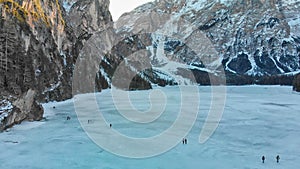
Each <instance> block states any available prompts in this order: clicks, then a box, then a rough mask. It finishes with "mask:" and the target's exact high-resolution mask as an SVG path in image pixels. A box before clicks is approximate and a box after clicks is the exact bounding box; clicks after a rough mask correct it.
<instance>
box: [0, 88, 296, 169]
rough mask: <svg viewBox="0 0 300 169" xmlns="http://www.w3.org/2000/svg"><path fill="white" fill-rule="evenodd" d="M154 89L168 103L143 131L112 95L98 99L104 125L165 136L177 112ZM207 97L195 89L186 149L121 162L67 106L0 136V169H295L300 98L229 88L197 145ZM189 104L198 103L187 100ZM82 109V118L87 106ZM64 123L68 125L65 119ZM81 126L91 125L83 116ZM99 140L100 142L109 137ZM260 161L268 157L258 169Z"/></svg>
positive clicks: (174, 94)
mask: <svg viewBox="0 0 300 169" xmlns="http://www.w3.org/2000/svg"><path fill="white" fill-rule="evenodd" d="M157 89H158V90H161V91H162V92H163V93H164V96H163V97H165V98H166V100H168V102H167V104H166V105H165V109H164V112H163V113H162V114H161V115H160V117H159V118H158V119H156V120H155V121H153V122H151V123H149V124H139V123H132V122H130V121H128V120H126V119H125V118H123V116H122V115H120V114H119V113H118V111H117V109H116V107H115V106H114V103H113V100H112V95H111V91H110V90H105V91H103V92H101V93H97V94H96V97H97V101H98V103H99V109H100V110H101V112H102V113H103V116H104V118H105V120H106V121H107V123H112V124H113V126H112V130H114V131H117V132H120V133H122V134H123V135H126V136H128V137H135V138H145V137H152V136H155V135H158V134H160V133H162V132H163V131H164V130H166V129H167V128H168V127H169V126H170V125H172V123H173V122H174V121H175V119H176V117H177V115H178V114H177V113H176V112H178V111H179V109H180V106H179V105H180V104H179V103H180V102H181V100H180V93H178V87H166V88H157ZM150 92H151V91H133V92H130V99H131V102H132V104H133V106H135V107H136V108H137V110H140V111H145V110H148V109H149V108H150V107H151V105H150V103H149V99H148V96H149V93H150ZM210 93H211V92H210V87H199V94H200V102H199V103H200V107H199V110H198V112H199V114H198V116H197V119H196V121H195V124H194V125H193V128H192V129H191V131H190V132H189V133H188V135H187V136H186V138H187V139H188V144H186V145H183V144H182V143H181V142H179V143H178V144H177V145H176V146H175V147H174V148H172V149H171V150H170V151H167V152H165V153H163V154H161V155H158V156H154V157H151V158H143V159H132V158H125V157H120V156H117V155H114V154H112V153H110V152H107V151H105V150H104V149H103V148H101V147H99V146H98V145H97V144H95V143H94V142H93V141H92V140H91V139H90V138H89V137H88V135H87V134H86V133H85V132H84V130H83V129H82V127H81V125H80V123H79V121H78V119H77V118H76V117H77V115H76V113H75V108H74V103H73V100H68V101H64V102H59V103H56V102H54V103H48V104H45V105H44V109H45V120H43V121H41V122H33V123H29V122H25V123H23V124H21V125H17V126H15V127H13V128H12V129H9V130H8V131H7V132H3V133H0V151H1V153H0V169H58V168H60V169H141V168H143V169H202V168H203V169H219V168H224V169H299V168H300V163H299V161H300V101H299V100H300V94H298V93H295V92H292V90H291V87H287V86H239V87H236V86H229V87H227V95H226V104H225V109H224V113H223V117H222V119H221V121H220V123H219V127H218V128H217V129H216V131H215V132H214V134H213V135H212V136H211V137H210V138H209V139H208V141H207V142H205V143H204V144H200V143H199V134H200V132H201V129H202V127H203V124H204V122H205V119H206V117H207V114H208V110H209V109H210V103H211V94H210ZM121 101H122V100H121ZM191 101H196V102H197V100H193V98H191ZM125 103H126V102H124V104H125ZM121 104H122V103H121ZM156 104H159V102H157V103H156ZM83 105H84V104H83ZM53 106H55V109H54V108H53ZM121 107H122V105H121ZM123 108H125V109H126V105H125V107H123ZM81 109H82V110H83V111H84V110H87V111H88V110H89V103H86V106H83V107H81ZM191 111H192V110H191ZM67 116H70V117H71V120H66V118H67ZM86 120H90V121H89V123H94V122H95V121H94V119H88V117H87V119H86ZM104 130H105V129H104ZM107 130H110V129H109V127H108V129H107ZM101 133H103V139H104V140H105V138H106V136H107V135H106V134H105V133H107V132H106V131H101V132H100V134H101ZM161 144H165V143H163V142H162V143H161ZM120 147H121V148H124V149H126V148H128V147H122V142H120ZM262 155H264V156H266V161H265V163H264V164H263V163H262V162H261V156H262ZM277 155H280V157H281V159H280V163H276V160H275V157H276V156H277Z"/></svg>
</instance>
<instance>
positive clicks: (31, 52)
mask: <svg viewBox="0 0 300 169" xmlns="http://www.w3.org/2000/svg"><path fill="white" fill-rule="evenodd" d="M108 5H109V1H108V0H77V1H58V0H35V1H25V0H24V1H22V0H15V1H10V0H4V1H1V3H0V13H1V20H0V41H1V45H0V92H1V98H0V102H1V105H0V117H1V118H0V121H2V123H1V122H0V131H1V130H3V129H5V128H7V127H10V126H12V125H13V124H17V123H20V122H21V121H23V120H41V119H42V115H43V109H42V107H41V105H40V103H42V102H47V101H52V100H56V101H61V100H65V99H68V98H71V97H72V74H73V69H74V66H75V62H76V59H77V57H78V55H79V53H80V51H81V49H82V47H83V46H84V44H85V42H86V41H87V40H88V39H89V38H90V37H91V36H92V35H93V33H94V32H95V31H99V30H101V29H103V27H104V25H109V23H110V22H111V21H112V20H111V15H110V13H109V11H108ZM96 81H99V79H96ZM98 90H101V87H99V89H98Z"/></svg>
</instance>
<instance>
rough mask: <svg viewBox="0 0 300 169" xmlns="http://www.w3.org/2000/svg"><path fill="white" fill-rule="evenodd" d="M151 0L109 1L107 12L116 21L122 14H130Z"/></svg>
mask: <svg viewBox="0 0 300 169" xmlns="http://www.w3.org/2000/svg"><path fill="white" fill-rule="evenodd" d="M151 1H153V0H110V7H109V10H110V12H111V15H112V17H113V20H114V21H116V20H117V19H118V18H119V17H120V16H121V15H122V14H123V13H125V12H130V11H131V10H133V9H134V8H136V7H138V6H140V5H142V4H144V3H147V2H151Z"/></svg>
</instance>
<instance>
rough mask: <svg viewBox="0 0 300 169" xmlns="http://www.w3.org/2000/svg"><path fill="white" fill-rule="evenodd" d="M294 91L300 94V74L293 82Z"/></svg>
mask: <svg viewBox="0 0 300 169" xmlns="http://www.w3.org/2000/svg"><path fill="white" fill-rule="evenodd" d="M293 90H294V91H297V92H300V74H298V75H296V76H295V78H294V81H293Z"/></svg>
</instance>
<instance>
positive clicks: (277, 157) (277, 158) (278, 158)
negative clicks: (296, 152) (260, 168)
mask: <svg viewBox="0 0 300 169" xmlns="http://www.w3.org/2000/svg"><path fill="white" fill-rule="evenodd" d="M279 160H280V157H279V155H277V156H276V161H277V163H279Z"/></svg>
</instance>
